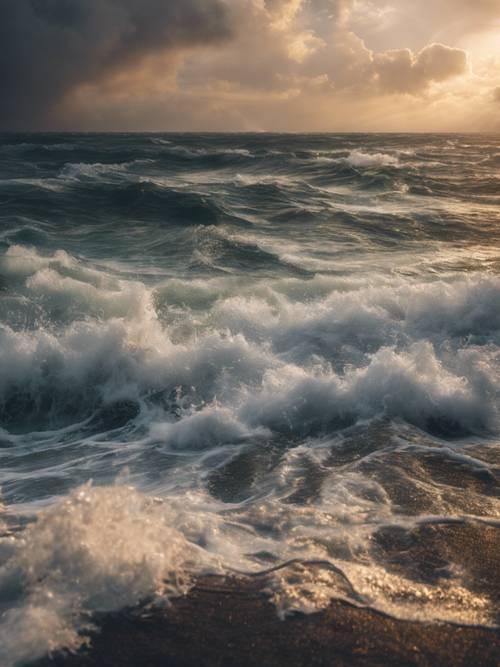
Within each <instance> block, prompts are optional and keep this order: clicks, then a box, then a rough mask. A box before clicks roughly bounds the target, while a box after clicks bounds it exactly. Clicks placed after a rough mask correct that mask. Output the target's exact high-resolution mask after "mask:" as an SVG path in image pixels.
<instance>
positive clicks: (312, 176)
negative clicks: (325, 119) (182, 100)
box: [0, 134, 500, 667]
mask: <svg viewBox="0 0 500 667" xmlns="http://www.w3.org/2000/svg"><path fill="white" fill-rule="evenodd" d="M499 346H500V136H498V135H496V136H487V135H431V134H420V135H402V134H401V135H396V134H380V135H376V134H370V135H362V134H353V135H349V134H342V135H333V134H328V135H327V134H323V135H319V134H309V135H281V134H273V135H271V134H248V135H244V134H241V135H210V134H207V135H202V134H173V135H168V134H60V135H59V134H43V135H42V134H26V135H15V134H3V135H0V487H1V503H0V663H1V664H2V665H6V666H8V667H11V666H13V665H19V664H24V663H25V662H28V661H30V660H34V659H36V658H38V657H41V656H43V655H44V654H46V653H48V652H49V651H53V650H56V649H58V648H69V649H76V648H78V647H79V646H80V645H81V644H82V643H83V642H84V641H85V636H86V633H87V632H88V631H89V629H90V628H91V626H92V622H93V619H94V618H95V615H96V614H101V613H106V612H111V611H118V610H121V609H125V608H130V607H138V606H139V607H140V606H142V607H143V608H144V609H145V610H147V609H148V608H150V606H151V605H153V606H157V605H162V604H166V603H167V602H168V600H170V599H171V598H172V597H175V596H177V595H182V594H183V593H185V592H186V591H188V590H189V588H190V586H191V585H192V584H193V582H194V581H196V578H197V577H198V576H200V575H205V574H210V573H217V574H222V575H225V574H227V575H230V574H235V573H239V574H241V575H242V576H248V575H256V576H259V574H258V573H265V572H268V573H270V575H271V576H270V583H269V587H270V595H271V597H272V600H273V603H274V604H275V607H276V613H277V614H279V615H280V616H282V617H285V616H287V615H288V614H291V613H293V612H296V611H301V612H306V613H314V612H315V611H318V610H321V609H323V608H325V607H326V606H327V605H328V604H329V603H330V601H331V600H333V599H342V600H348V601H349V602H351V603H352V604H355V605H360V606H367V607H370V608H373V609H376V610H379V611H381V612H383V613H385V614H388V615H390V616H394V617H396V618H402V619H408V620H417V621H422V620H424V621H448V622H452V623H461V624H470V625H479V626H485V627H491V626H496V625H497V624H498V623H499V615H498V604H497V603H498V593H499V591H498V581H497V580H496V576H495V574H494V572H495V561H496V560H497V558H498V554H497V556H496V557H494V554H493V553H492V549H493V547H492V546H491V545H493V544H494V543H495V541H494V540H496V539H497V537H496V536H497V535H498V529H499V527H500V521H499V519H500V513H499V512H500V485H499V481H498V480H499V477H498V474H499V471H500V454H499V442H500V422H499V393H500V372H499V371H500V347H499Z"/></svg>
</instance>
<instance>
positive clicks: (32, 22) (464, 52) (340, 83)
mask: <svg viewBox="0 0 500 667" xmlns="http://www.w3.org/2000/svg"><path fill="white" fill-rule="evenodd" d="M499 22H500V3H498V2H497V1H496V0H477V1H476V2H475V3H470V2H468V0H432V1H431V0H421V2H419V3H415V2H413V1H411V2H410V0H400V1H398V2H396V1H395V0H393V1H392V2H391V0H231V2H229V0H169V2H164V1H163V0H92V1H90V0H89V2H87V3H86V4H85V5H84V9H82V4H81V3H80V2H78V1H77V0H46V1H45V2H41V1H38V0H32V1H30V0H19V1H18V2H16V3H12V2H1V3H0V95H1V97H2V99H3V100H4V103H3V104H2V107H1V109H0V125H1V126H2V127H4V128H6V129H8V128H15V127H20V128H25V127H28V128H41V127H47V128H51V129H58V128H71V129H80V128H81V129H127V130H128V129H137V130H141V129H147V130H150V129H157V130H161V129H165V130H173V129H193V130H205V129H207V130H219V129H229V130H247V129H262V130H293V131H300V130H336V129H339V130H340V129H357V128H359V129H363V130H368V129H371V130H379V129H380V130H386V129H390V128H389V127H388V123H389V122H396V124H397V129H407V130H417V129H418V130H421V129H436V130H444V129H450V130H467V129H483V130H489V129H495V128H496V127H497V120H496V118H495V114H494V111H495V110H496V111H498V109H494V107H495V105H494V104H493V101H494V98H495V95H496V93H495V94H493V95H492V93H491V90H494V89H496V87H497V86H499V85H500V75H499V72H498V70H497V69H496V66H495V65H494V63H493V64H491V66H490V67H488V65H487V64H486V61H487V57H488V56H490V59H493V58H494V56H495V55H496V54H495V52H494V51H495V39H494V35H495V29H496V27H498V26H500V23H499ZM499 30H500V27H499ZM486 35H487V36H488V40H489V41H488V44H490V45H491V46H489V47H488V49H491V54H490V53H489V52H487V53H486V54H485V47H484V43H482V41H481V37H482V36H486ZM492 35H493V37H492ZM497 43H498V42H497ZM21 44H22V45H23V46H22V48H21V47H20V45H21ZM476 44H477V48H476ZM487 90H489V91H490V92H489V100H490V103H489V106H490V107H491V110H490V111H488V109H487V110H486V111H485V112H484V113H483V114H482V115H481V119H482V120H481V121H478V114H477V110H476V108H475V107H477V104H478V103H479V101H480V100H483V99H484V97H485V91H487ZM464 91H467V93H466V95H465V94H464ZM457 99H460V100H461V104H462V106H461V110H460V113H459V114H456V113H454V114H453V115H451V114H450V111H452V110H453V111H455V105H456V100H457ZM416 100H417V102H416ZM486 106H488V105H486ZM436 109H439V112H436ZM446 109H448V112H447V111H446ZM389 119H391V120H390V121H389ZM395 119H396V120H395ZM478 125H479V126H478Z"/></svg>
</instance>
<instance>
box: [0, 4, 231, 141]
mask: <svg viewBox="0 0 500 667" xmlns="http://www.w3.org/2000/svg"><path fill="white" fill-rule="evenodd" d="M230 34H231V20H230V15H229V11H228V8H227V5H226V4H225V3H224V0H0V129H10V128H16V127H19V128H23V127H36V126H37V125H38V124H39V123H40V122H43V120H44V118H45V116H46V114H47V113H48V112H49V110H50V108H51V107H52V105H54V104H55V103H57V102H58V101H59V100H60V99H61V98H62V97H63V96H64V94H65V93H67V92H69V91H70V90H71V89H72V88H73V87H74V86H76V85H78V84H80V83H83V82H86V81H95V80H98V79H100V78H102V77H103V76H105V75H106V74H109V73H110V72H112V71H114V70H118V69H120V68H123V67H127V66H131V65H132V64H133V63H136V62H139V61H140V59H141V58H143V57H144V56H146V55H148V54H151V53H155V52H157V51H163V50H167V49H175V48H179V47H182V46H188V45H197V44H205V43H210V42H214V41H218V40H224V39H226V38H227V37H228V36H229V35H230Z"/></svg>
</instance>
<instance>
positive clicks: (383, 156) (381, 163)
mask: <svg viewBox="0 0 500 667" xmlns="http://www.w3.org/2000/svg"><path fill="white" fill-rule="evenodd" d="M346 162H347V163H348V164H350V165H351V167H397V166H398V165H399V160H398V158H397V157H396V156H394V155H388V154H387V153H364V152H362V151H359V150H354V151H351V152H350V154H349V156H348V157H347V158H346Z"/></svg>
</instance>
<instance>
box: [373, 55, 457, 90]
mask: <svg viewBox="0 0 500 667" xmlns="http://www.w3.org/2000/svg"><path fill="white" fill-rule="evenodd" d="M373 64H374V69H375V75H376V77H377V80H378V82H379V85H380V89H381V90H382V91H384V92H388V93H418V92H421V91H423V90H425V89H426V88H427V87H428V86H429V85H430V84H431V83H433V82H442V81H446V80H447V79H449V78H451V77H454V76H458V75H460V74H465V73H466V71H467V54H466V53H465V51H462V49H453V48H451V47H449V46H445V45H444V44H430V45H429V46H426V47H425V48H423V49H422V50H421V51H420V52H419V53H417V54H416V55H415V54H413V53H412V52H411V51H410V50H409V49H399V50H394V51H387V52H385V53H378V54H375V55H374V56H373Z"/></svg>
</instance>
